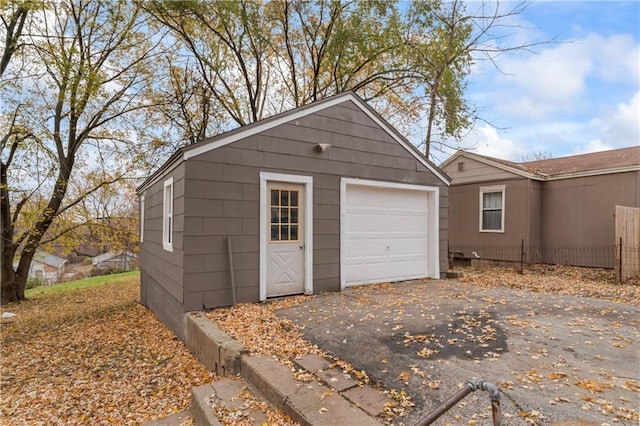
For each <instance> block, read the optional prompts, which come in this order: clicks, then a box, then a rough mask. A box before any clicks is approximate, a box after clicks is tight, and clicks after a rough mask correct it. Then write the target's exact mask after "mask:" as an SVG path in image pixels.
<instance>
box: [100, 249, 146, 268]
mask: <svg viewBox="0 0 640 426" xmlns="http://www.w3.org/2000/svg"><path fill="white" fill-rule="evenodd" d="M120 256H128V257H131V258H135V259H137V258H138V256H137V255H136V254H135V253H132V252H130V251H127V252H118V253H116V252H114V251H108V252H106V253H102V254H100V255H98V256H95V257H93V258H92V259H91V263H92V264H93V265H94V266H95V265H98V264H99V263H102V262H107V261H109V260H111V259H113V258H115V257H120Z"/></svg>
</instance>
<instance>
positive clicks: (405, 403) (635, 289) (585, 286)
mask: <svg viewBox="0 0 640 426" xmlns="http://www.w3.org/2000/svg"><path fill="white" fill-rule="evenodd" d="M460 270H461V271H462V272H463V274H464V277H463V278H462V280H461V281H463V282H466V283H469V284H474V285H478V286H481V287H485V288H511V289H516V290H524V291H528V292H531V293H541V294H554V295H563V296H577V297H591V298H596V299H601V300H606V301H613V302H618V303H625V304H629V305H637V304H638V303H639V302H640V286H639V285H637V284H634V283H632V284H625V285H620V284H617V283H615V277H614V275H613V272H612V271H608V270H601V269H587V268H574V267H566V266H533V267H530V268H528V269H526V270H525V271H524V274H522V275H521V274H519V272H518V271H517V270H514V269H509V268H498V267H474V268H462V269H460ZM374 288H378V289H382V290H384V289H387V290H388V291H390V292H395V291H396V285H393V284H379V285H377V286H364V287H362V288H354V289H351V290H352V293H353V295H355V296H357V297H356V299H357V301H360V299H363V300H365V302H364V303H367V302H366V299H368V296H367V294H368V292H369V291H370V290H372V289H374ZM361 292H362V294H360V293H361ZM353 295H352V296H353ZM409 296H410V295H409V294H405V296H404V297H403V298H402V299H401V306H400V307H399V308H398V309H399V311H398V312H395V311H394V312H391V309H392V308H391V307H388V308H387V310H389V311H390V314H389V315H391V316H393V315H395V314H397V316H402V315H401V313H402V311H403V310H404V305H405V304H406V303H408V300H407V298H408V297H409ZM313 297H314V296H300V297H296V298H287V299H282V300H276V301H273V302H270V303H266V304H239V305H237V306H235V307H233V308H225V309H217V310H214V311H212V312H210V313H208V316H209V318H211V319H213V320H214V321H216V322H217V324H218V325H219V326H220V327H221V328H222V329H223V330H225V331H226V332H227V333H228V334H229V335H231V336H232V337H234V338H235V339H237V340H239V341H241V342H242V343H243V344H244V345H245V346H247V347H248V348H249V349H250V350H251V351H252V352H254V353H259V354H262V355H267V356H275V357H277V358H279V359H280V360H281V361H282V362H283V363H284V364H285V365H289V366H291V363H290V361H289V360H290V359H291V358H296V357H301V356H304V355H306V354H308V353H316V354H319V355H322V356H325V357H326V358H328V359H331V358H332V356H331V355H329V354H328V353H327V352H326V351H325V349H326V350H330V349H329V347H327V348H325V347H324V346H322V345H321V346H322V347H318V346H315V345H313V344H312V343H310V342H309V341H308V340H306V339H305V338H304V335H303V332H306V331H308V330H307V329H308V327H306V325H307V324H308V322H305V321H303V323H304V324H305V327H302V328H301V327H298V325H296V323H294V322H293V321H291V320H290V319H285V318H283V317H282V316H281V315H276V312H278V311H281V310H287V308H293V309H301V310H302V311H303V312H302V313H301V315H302V316H303V317H309V318H310V319H309V321H312V322H313V321H314V320H313V319H312V318H311V317H313V316H314V315H315V317H314V318H316V320H317V321H319V323H324V321H327V320H333V316H332V315H333V313H332V312H333V311H332V309H331V308H330V307H326V308H327V309H326V310H327V313H326V315H329V316H330V318H325V317H323V316H322V313H321V312H320V313H318V312H315V311H314V313H311V312H309V311H307V310H306V309H310V308H309V304H308V302H309V301H311V299H312V298H313ZM460 297H462V296H460ZM409 298H410V297H409ZM347 299H349V300H348V302H349V303H351V304H352V305H353V304H354V303H355V302H354V301H353V297H351V298H347ZM303 302H307V303H303ZM325 302H326V303H329V302H327V301H325ZM301 303H302V304H301ZM496 303H498V302H496ZM374 305H375V303H374ZM297 306H301V307H302V306H303V307H304V308H297ZM314 306H315V305H314ZM323 307H324V305H323ZM352 308H353V309H352V311H353V315H355V316H357V315H358V312H360V314H362V315H365V313H364V312H365V311H361V309H360V308H358V306H352ZM361 308H362V309H364V307H361ZM345 309H347V308H344V309H342V312H347V313H348V312H351V311H348V309H347V311H345ZM427 311H428V310H427ZM385 312H386V311H384V309H383V310H382V311H381V312H377V313H374V314H371V313H369V314H367V316H365V317H364V318H361V319H359V320H357V321H364V320H367V319H368V318H369V317H371V318H375V317H376V316H380V315H382V314H384V313H385ZM405 314H406V312H405ZM349 318H351V316H349ZM354 318H355V317H354ZM403 318H404V317H403ZM466 318H467V317H466V316H463V315H462V314H460V315H459V316H457V317H456V321H458V322H460V328H462V329H463V330H462V331H465V330H467V329H469V330H476V329H478V330H479V331H481V332H482V333H480V334H478V335H477V336H476V334H473V335H472V336H471V337H469V336H467V337H466V339H467V340H469V339H470V340H473V341H474V342H475V340H477V339H480V340H482V341H484V340H483V339H485V338H486V339H490V340H494V339H495V336H493V335H492V334H491V333H489V334H487V333H485V331H487V330H489V331H491V329H490V328H489V329H487V327H480V326H478V327H475V326H474V324H471V323H468V321H465V319H466ZM508 318H511V317H508ZM480 319H482V316H481V315H480ZM518 319H519V317H518ZM526 319H529V320H531V319H530V318H529V317H527V318H525V319H519V320H520V321H521V322H523V321H525V320H526ZM346 320H347V319H345V321H346ZM354 321H355V320H354ZM448 321H449V320H448ZM509 321H512V320H511V319H510V320H509ZM513 321H515V320H513ZM530 322H531V321H530ZM345 324H346V323H345ZM358 324H359V323H358ZM389 324H391V323H389ZM394 324H395V323H394ZM532 324H533V323H532ZM391 325H393V324H391ZM391 325H390V326H391ZM480 325H481V326H482V325H486V324H484V322H483V323H482V324H480ZM508 325H509V326H514V327H516V326H522V324H519V323H518V324H515V325H514V324H511V322H509V324H508ZM592 328H593V327H592ZM570 332H571V333H573V331H572V329H571V330H570ZM327 333H328V331H327ZM390 333H392V334H393V333H396V334H397V333H400V334H401V335H402V336H403V339H404V346H411V344H412V343H414V342H418V343H420V344H422V345H423V346H425V345H427V343H428V342H427V340H428V339H429V338H430V336H428V335H419V334H415V333H414V334H411V333H408V332H406V330H403V329H401V326H400V325H396V326H395V327H394V328H392V329H391V331H390ZM461 333H462V332H461ZM571 333H570V334H571ZM445 334H446V333H445ZM460 336H463V337H464V336H466V334H465V333H462V334H460ZM352 337H353V336H352ZM609 337H615V336H613V335H612V334H610V336H609ZM347 338H348V337H347ZM461 338H462V337H461ZM554 338H555V337H554ZM474 339H475V340H474ZM423 340H424V341H423ZM452 340H456V339H452ZM445 343H446V344H447V345H449V346H451V345H453V346H456V342H452V341H447V342H445ZM458 343H459V342H458ZM459 344H461V343H459ZM625 345H626V344H625ZM345 346H349V345H348V343H347V344H346V345H345ZM480 346H482V345H480ZM425 347H428V348H430V346H428V345H427V346H425ZM474 347H475V345H474ZM436 351H437V350H434V351H433V352H434V353H435V352H436ZM332 352H334V353H335V352H336V351H332ZM488 354H493V356H494V357H495V358H496V359H499V358H500V355H499V354H498V353H494V352H488ZM429 356H430V354H428V353H423V354H421V353H418V357H419V358H418V359H423V358H424V359H427V358H429ZM484 356H485V357H486V356H488V355H484ZM514 356H515V355H514ZM541 356H542V355H541ZM429 359H430V358H429ZM334 362H338V363H340V365H344V366H345V367H344V368H345V371H346V372H349V373H350V374H352V375H353V376H355V377H357V378H359V379H360V380H361V381H363V382H368V381H369V374H368V372H367V371H362V370H357V369H355V368H354V367H353V366H351V365H350V364H348V363H347V362H345V361H342V360H339V359H335V358H334ZM380 362H381V363H382V364H385V365H393V364H396V363H395V362H394V360H393V359H391V358H385V359H382V360H381V361H380ZM533 363H534V364H536V363H538V361H535V360H533ZM410 367H411V366H410V365H408V366H407V367H406V368H405V369H404V370H402V371H403V373H402V374H404V375H406V376H409V375H411V376H416V377H417V376H420V374H419V373H421V372H422V371H421V370H420V369H417V370H416V369H415V366H414V368H410ZM293 368H294V367H292V369H293ZM532 368H533V367H532ZM389 370H390V369H389ZM414 370H415V371H414ZM529 370H531V371H529ZM529 370H527V371H528V372H529V373H531V372H532V371H533V372H534V373H535V371H534V370H532V369H529ZM518 371H519V370H518ZM518 371H516V370H514V374H516V373H517V372H518ZM554 371H555V370H554ZM414 373H415V374H414ZM402 374H400V375H399V376H398V380H399V382H398V380H397V381H396V382H398V383H400V382H402V383H405V382H406V380H401V379H402V378H403V376H402ZM518 374H519V373H518ZM531 374H533V373H531ZM536 374H538V373H536ZM576 374H577V373H576ZM421 377H422V379H421V380H422V382H424V383H426V386H428V387H429V388H430V389H436V390H437V389H438V388H439V387H440V386H441V385H442V383H443V382H442V381H441V380H435V379H433V380H432V379H429V380H426V379H424V376H421ZM550 377H552V378H554V380H556V381H557V380H560V379H557V378H555V376H553V375H552V376H550ZM300 378H301V379H305V377H300ZM427 378H428V377H427ZM306 379H307V380H314V377H307V378H306ZM449 379H450V378H449ZM516 379H517V378H516ZM425 380H426V381H425ZM443 380H444V379H443ZM517 380H522V381H523V383H525V382H526V383H528V381H529V378H528V376H526V377H525V378H521V379H517ZM517 380H516V381H517ZM549 380H551V379H549ZM564 380H565V381H567V380H570V379H564ZM585 380H586V379H585ZM526 383H525V385H523V386H528V385H526ZM580 383H582V382H580ZM598 383H599V382H598ZM598 383H596V384H595V386H598ZM629 383H631V385H629V386H635V384H634V383H635V382H629ZM507 385H508V383H507ZM582 385H583V386H582V387H581V386H580V384H578V385H575V386H577V387H578V388H585V389H588V388H589V387H590V386H593V384H592V383H591V382H590V381H585V382H584V383H582ZM555 386H557V387H561V386H560V385H558V384H556V385H555ZM567 386H570V385H567ZM624 386H626V385H624ZM398 387H400V384H399V385H398ZM393 392H394V391H393V390H391V392H390V393H393ZM398 392H399V391H397V390H396V391H395V393H396V394H397V393H398ZM584 398H586V399H585V400H584V401H587V402H584V403H583V404H584V405H585V407H584V408H583V409H584V410H587V409H591V408H592V406H593V407H596V408H597V407H600V405H601V404H600V402H602V404H604V403H605V402H607V400H605V399H604V398H599V399H594V401H593V402H590V401H589V396H586V397H584ZM598 401H600V402H598ZM556 403H557V402H554V404H556ZM589 404H591V405H589ZM411 406H412V404H411V400H410V398H408V397H407V396H406V395H405V396H404V397H403V398H402V399H401V400H399V401H398V403H397V404H396V405H395V407H389V412H388V413H387V416H385V417H381V420H384V421H393V419H394V418H396V419H397V418H398V416H406V415H407V414H408V411H409V410H411ZM596 408H593V409H594V410H595V409H596ZM603 409H610V410H613V411H612V413H613V414H612V416H613V415H614V414H615V416H614V417H615V419H614V420H619V418H636V419H637V412H635V411H634V412H627V411H624V410H625V408H624V407H617V406H616V407H614V406H613V405H611V407H609V408H606V407H605V408H603ZM394 410H397V411H394ZM520 414H521V415H525V414H526V415H529V412H527V411H524V410H523V411H521V412H520ZM516 415H518V414H517V413H516ZM531 416H534V417H535V416H536V413H535V412H533V414H531ZM541 416H542V415H537V417H536V418H537V419H538V420H535V419H533V418H532V419H528V418H527V419H523V420H522V422H521V423H527V424H530V423H534V424H535V423H536V422H538V421H539V420H540V418H541ZM505 417H506V416H505ZM530 420H531V421H530ZM540 423H541V424H544V423H545V421H540Z"/></svg>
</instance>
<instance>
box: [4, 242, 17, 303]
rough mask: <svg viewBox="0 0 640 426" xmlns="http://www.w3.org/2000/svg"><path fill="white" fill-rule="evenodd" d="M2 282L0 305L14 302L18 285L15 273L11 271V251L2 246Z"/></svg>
mask: <svg viewBox="0 0 640 426" xmlns="http://www.w3.org/2000/svg"><path fill="white" fill-rule="evenodd" d="M1 273H2V280H1V281H0V303H2V304H3V305H4V304H5V303H9V302H16V301H18V300H20V299H18V285H17V282H16V272H15V271H14V270H13V251H12V250H10V247H6V246H5V245H3V246H2V272H1Z"/></svg>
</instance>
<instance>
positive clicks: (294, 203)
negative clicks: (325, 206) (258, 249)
mask: <svg viewBox="0 0 640 426" xmlns="http://www.w3.org/2000/svg"><path fill="white" fill-rule="evenodd" d="M299 198H300V197H299V192H298V191H295V190H288V189H272V190H271V202H270V206H269V207H270V210H271V220H270V222H269V228H270V230H271V241H297V240H298V231H299V224H298V213H299V204H298V202H299Z"/></svg>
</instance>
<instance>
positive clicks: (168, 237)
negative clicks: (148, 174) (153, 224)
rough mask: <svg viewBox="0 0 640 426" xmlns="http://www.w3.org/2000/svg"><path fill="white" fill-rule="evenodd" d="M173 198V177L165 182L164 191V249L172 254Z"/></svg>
mask: <svg viewBox="0 0 640 426" xmlns="http://www.w3.org/2000/svg"><path fill="white" fill-rule="evenodd" d="M168 191H171V199H170V200H169V201H170V202H169V203H167V192H168ZM173 198H174V191H173V177H171V178H169V179H167V180H165V181H164V190H163V191H162V248H163V249H165V250H167V251H171V252H172V251H173V231H174V220H173V216H174V214H173V213H174V212H173Z"/></svg>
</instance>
